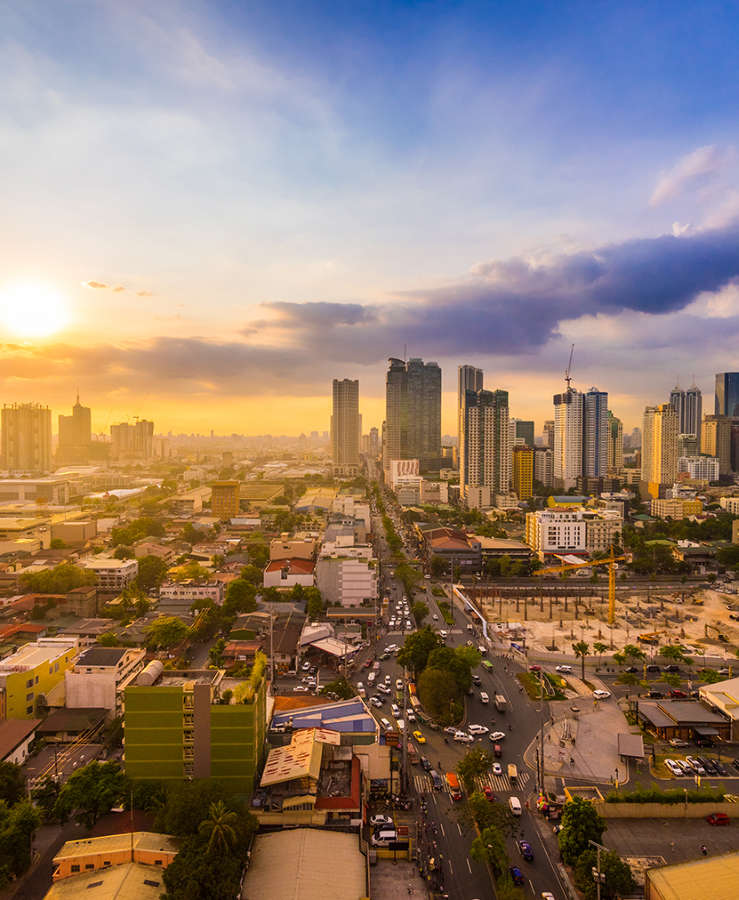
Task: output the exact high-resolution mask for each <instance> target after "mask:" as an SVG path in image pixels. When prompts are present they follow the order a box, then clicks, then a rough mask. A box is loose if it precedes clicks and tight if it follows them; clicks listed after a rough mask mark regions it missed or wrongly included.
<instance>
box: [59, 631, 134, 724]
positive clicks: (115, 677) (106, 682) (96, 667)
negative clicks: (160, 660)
mask: <svg viewBox="0 0 739 900" xmlns="http://www.w3.org/2000/svg"><path fill="white" fill-rule="evenodd" d="M145 656H146V650H143V649H139V648H138V647H101V646H93V647H90V648H89V649H87V650H85V651H84V652H83V653H82V654H80V656H79V657H78V658H77V660H76V661H75V663H74V665H73V666H72V667H71V668H70V669H67V671H66V672H65V673H64V690H65V706H66V707H67V708H68V709H77V708H87V707H95V708H96V709H107V710H108V711H109V712H110V713H111V714H112V715H114V716H117V715H119V714H120V712H121V708H122V700H123V690H124V689H125V687H126V685H127V684H129V682H131V681H133V679H134V678H135V677H136V676H137V675H138V673H139V672H140V671H141V669H142V668H143V666H144V657H145Z"/></svg>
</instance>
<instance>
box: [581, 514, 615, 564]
mask: <svg viewBox="0 0 739 900" xmlns="http://www.w3.org/2000/svg"><path fill="white" fill-rule="evenodd" d="M583 518H584V519H585V549H586V550H587V552H588V553H589V554H590V555H591V556H592V555H593V554H594V553H607V552H608V551H609V550H610V549H611V547H616V546H620V545H621V535H622V534H623V527H624V521H623V519H622V518H621V515H620V514H619V513H618V512H616V511H615V510H603V511H602V512H599V513H591V512H585V513H584V514H583Z"/></svg>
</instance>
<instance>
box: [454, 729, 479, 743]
mask: <svg viewBox="0 0 739 900" xmlns="http://www.w3.org/2000/svg"><path fill="white" fill-rule="evenodd" d="M454 740H455V741H456V742H457V743H458V744H471V743H472V742H473V741H474V740H475V739H474V738H473V737H472V735H471V734H467V732H466V731H457V732H456V733H455V735H454Z"/></svg>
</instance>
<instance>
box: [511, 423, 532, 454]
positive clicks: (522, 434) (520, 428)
mask: <svg viewBox="0 0 739 900" xmlns="http://www.w3.org/2000/svg"><path fill="white" fill-rule="evenodd" d="M512 421H513V422H514V423H515V425H516V437H517V438H523V440H524V444H525V446H527V447H534V446H535V444H534V423H533V422H531V421H527V420H525V419H512Z"/></svg>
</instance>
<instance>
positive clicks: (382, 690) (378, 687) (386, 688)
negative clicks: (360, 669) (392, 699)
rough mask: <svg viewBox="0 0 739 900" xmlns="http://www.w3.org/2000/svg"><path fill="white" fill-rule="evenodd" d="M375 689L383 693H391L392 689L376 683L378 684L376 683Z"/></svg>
mask: <svg viewBox="0 0 739 900" xmlns="http://www.w3.org/2000/svg"><path fill="white" fill-rule="evenodd" d="M377 690H378V691H380V692H381V693H383V694H385V695H387V694H392V691H391V690H390V688H389V687H388V686H387V685H386V684H378V685H377Z"/></svg>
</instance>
